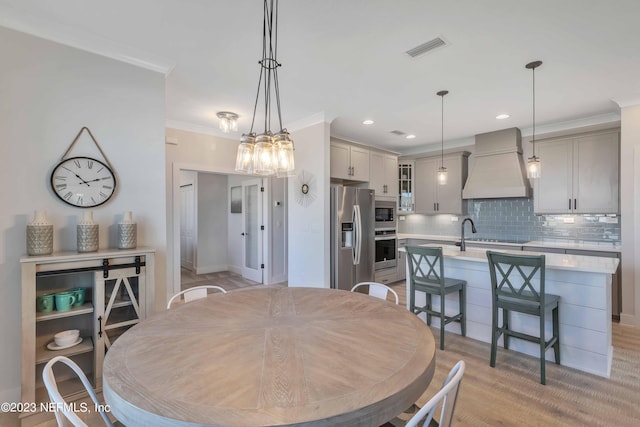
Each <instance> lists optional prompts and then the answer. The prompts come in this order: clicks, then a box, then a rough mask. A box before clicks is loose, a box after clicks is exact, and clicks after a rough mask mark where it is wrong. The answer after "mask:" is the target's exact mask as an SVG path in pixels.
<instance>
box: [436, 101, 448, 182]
mask: <svg viewBox="0 0 640 427" xmlns="http://www.w3.org/2000/svg"><path fill="white" fill-rule="evenodd" d="M448 93H449V91H448V90H441V91H440V92H438V93H437V94H436V95H438V96H439V97H440V99H441V105H440V112H441V118H440V120H441V127H440V167H439V168H438V175H437V180H438V184H439V185H446V184H447V179H448V176H447V168H445V167H444V96H445V95H446V94H448Z"/></svg>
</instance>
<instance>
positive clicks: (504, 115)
mask: <svg viewBox="0 0 640 427" xmlns="http://www.w3.org/2000/svg"><path fill="white" fill-rule="evenodd" d="M508 118H509V115H508V114H498V115H497V116H496V119H498V120H503V119H508Z"/></svg>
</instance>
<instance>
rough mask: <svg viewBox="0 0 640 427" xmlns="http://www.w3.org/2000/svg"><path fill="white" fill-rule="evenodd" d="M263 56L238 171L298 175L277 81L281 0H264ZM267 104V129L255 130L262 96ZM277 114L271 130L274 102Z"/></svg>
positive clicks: (265, 117) (242, 143) (237, 158)
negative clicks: (276, 122)
mask: <svg viewBox="0 0 640 427" xmlns="http://www.w3.org/2000/svg"><path fill="white" fill-rule="evenodd" d="M262 25H263V26H262V59H261V60H260V61H259V64H260V77H259V79H258V91H257V94H256V102H255V105H254V108H253V118H252V120H251V129H250V130H249V133H248V134H243V135H242V138H241V139H240V144H239V145H238V151H237V155H236V167H235V170H236V171H238V172H244V173H249V174H256V175H273V174H275V175H277V176H278V177H288V176H293V175H295V159H294V154H293V153H294V148H293V140H292V139H291V135H290V134H289V132H287V129H285V128H284V127H283V126H282V114H281V110H280V86H279V84H278V67H280V66H281V65H282V64H280V63H279V62H278V60H277V53H278V0H264V15H263V24H262ZM261 94H262V100H263V104H262V105H263V107H264V131H263V132H261V133H260V134H257V135H256V133H255V132H254V124H255V120H256V113H257V111H258V104H259V101H260V98H261ZM273 103H275V111H276V112H277V116H278V125H279V129H280V130H279V131H278V132H276V133H272V132H271V117H272V104H273Z"/></svg>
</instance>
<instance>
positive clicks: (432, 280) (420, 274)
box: [406, 246, 467, 350]
mask: <svg viewBox="0 0 640 427" xmlns="http://www.w3.org/2000/svg"><path fill="white" fill-rule="evenodd" d="M406 251H407V259H408V260H409V310H410V311H411V312H412V313H415V314H420V313H426V314H427V325H431V316H438V317H439V318H440V350H444V329H445V326H446V325H447V324H449V323H451V322H460V332H461V334H462V336H463V337H464V336H466V335H467V315H466V305H467V303H466V300H467V282H466V280H461V279H453V278H449V277H445V275H444V259H443V257H442V248H441V247H426V246H406ZM416 292H424V293H425V295H426V299H427V301H426V304H425V305H424V306H423V307H419V306H416V303H415V301H416ZM453 292H458V307H459V310H458V313H457V314H454V315H447V314H446V311H445V301H446V299H445V297H446V295H448V294H450V293H453ZM433 295H436V296H439V297H440V307H439V308H438V310H436V309H434V307H433V304H432V298H431V297H432V296H433Z"/></svg>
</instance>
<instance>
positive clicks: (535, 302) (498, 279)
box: [487, 251, 560, 384]
mask: <svg viewBox="0 0 640 427" xmlns="http://www.w3.org/2000/svg"><path fill="white" fill-rule="evenodd" d="M487 258H488V260H489V273H490V275H491V297H492V322H491V323H492V333H491V360H490V362H489V364H490V366H491V367H495V366H496V353H497V349H498V338H500V336H501V335H503V336H504V337H503V340H504V348H506V349H508V348H509V337H515V338H520V339H523V340H527V341H531V342H534V343H536V344H539V346H540V383H541V384H546V375H545V362H546V361H545V353H546V351H547V350H548V349H549V348H550V347H553V351H554V355H555V362H556V363H557V364H560V335H559V328H560V325H559V321H558V306H559V303H560V297H559V296H558V295H552V294H547V293H545V256H544V255H511V254H504V253H499V252H492V251H487ZM536 279H537V282H538V283H539V285H538V286H537V287H536V286H535V285H534V283H535V281H536ZM500 309H502V326H498V310H500ZM511 311H517V312H520V313H525V314H530V315H533V316H538V318H539V320H540V333H539V336H534V335H530V334H526V333H522V332H518V331H514V330H513V329H512V328H511V325H510V324H509V313H510V312H511ZM548 312H551V315H552V329H553V336H552V337H551V338H550V339H549V340H548V341H547V340H546V337H545V317H546V314H547V313H548Z"/></svg>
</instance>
